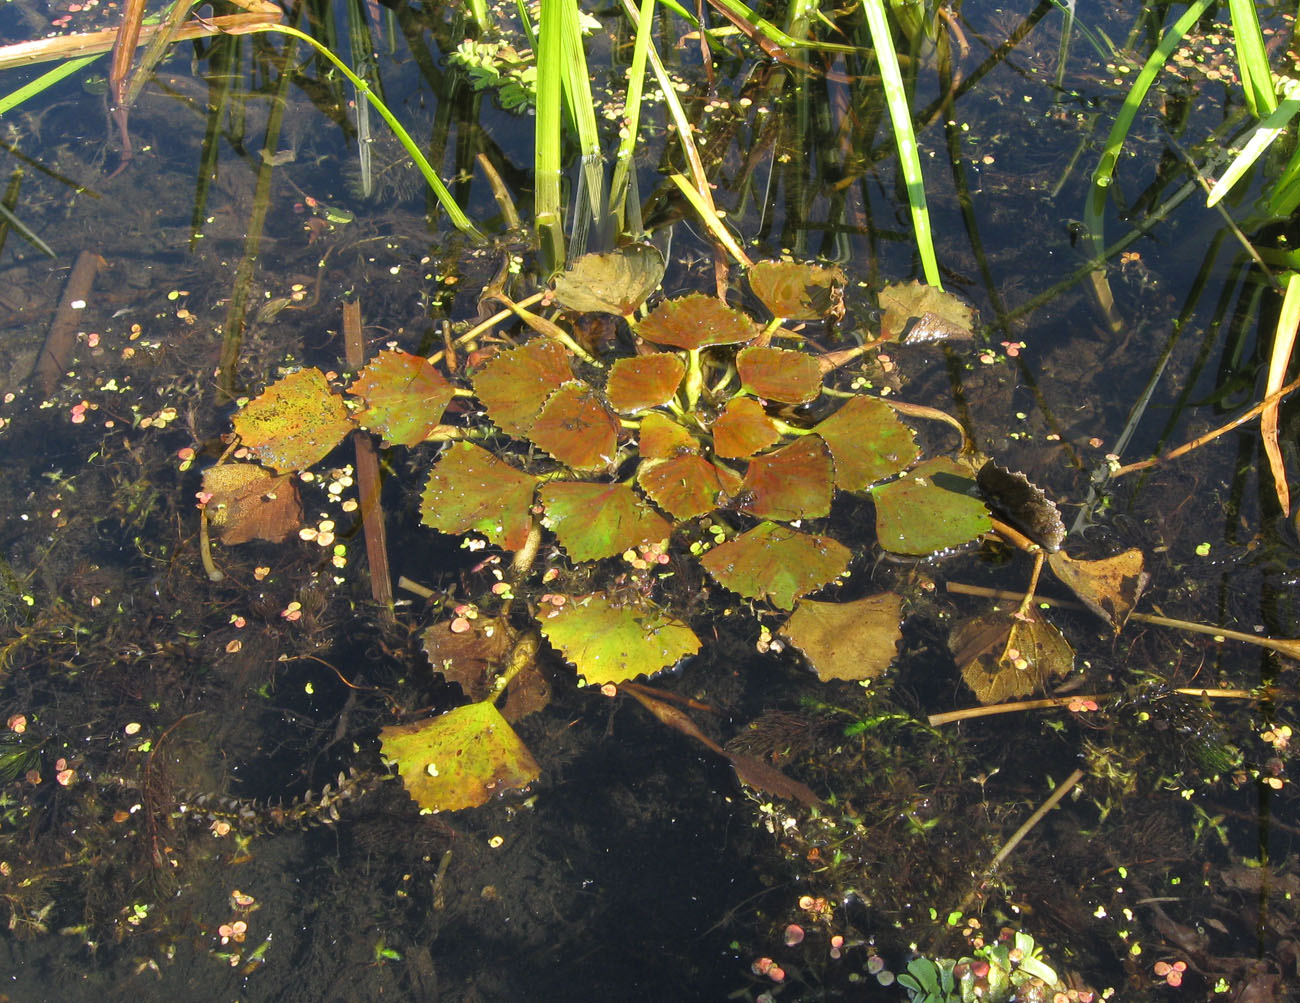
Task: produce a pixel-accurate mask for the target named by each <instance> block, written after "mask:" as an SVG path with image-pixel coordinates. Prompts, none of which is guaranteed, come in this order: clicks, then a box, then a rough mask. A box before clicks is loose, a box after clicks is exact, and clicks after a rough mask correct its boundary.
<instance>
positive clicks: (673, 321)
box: [637, 293, 758, 348]
mask: <svg viewBox="0 0 1300 1003" xmlns="http://www.w3.org/2000/svg"><path fill="white" fill-rule="evenodd" d="M637 333H638V334H639V335H641V337H643V338H644V339H645V340H646V341H650V342H653V343H654V344H656V345H668V346H670V347H672V348H702V347H704V346H705V345H737V344H742V343H743V342H746V341H750V340H752V339H753V338H755V337H757V335H758V325H756V324H755V323H754V322H753V321H752V320H751V319H750V318H749V316H748V315H746V314H744V313H742V312H741V311H739V310H734V309H732V308H731V307H729V306H727V304H725V303H723V302H722V301H721V300H719V299H716V298H714V297H713V296H705V295H704V294H703V293H692V294H691V295H689V296H682V297H680V298H679V299H672V300H664V301H663V302H662V303H660V304H659V305H658V306H657V307H655V309H654V312H653V313H651V314H650V316H648V317H646V319H645V320H643V321H641V323H640V325H638V327H637Z"/></svg>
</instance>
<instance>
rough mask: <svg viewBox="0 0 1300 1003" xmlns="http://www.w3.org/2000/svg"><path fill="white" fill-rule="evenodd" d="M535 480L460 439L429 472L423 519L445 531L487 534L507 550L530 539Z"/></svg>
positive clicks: (422, 511) (426, 523) (421, 509)
mask: <svg viewBox="0 0 1300 1003" xmlns="http://www.w3.org/2000/svg"><path fill="white" fill-rule="evenodd" d="M536 486H537V481H536V479H535V478H533V477H530V476H529V475H528V474H525V473H523V472H521V471H519V470H516V469H515V468H514V467H512V466H510V464H508V463H506V462H505V461H504V460H499V459H497V458H496V457H495V456H493V455H492V454H491V453H489V452H488V451H487V450H486V449H482V448H481V447H479V446H473V445H470V444H469V443H467V442H458V443H456V444H455V445H454V446H452V447H451V448H450V449H449V450H447V452H446V453H444V454H443V456H442V458H441V459H440V460H439V461H438V462H437V464H436V465H435V466H434V468H433V469H432V470H431V471H430V472H429V480H428V483H427V484H426V485H425V487H424V494H423V495H422V496H421V499H420V522H421V523H423V524H424V525H425V526H432V527H433V528H434V529H440V530H442V531H443V532H444V533H451V534H453V535H459V534H462V533H482V534H483V535H484V536H486V537H487V538H488V539H489V540H491V541H492V542H493V543H495V544H496V545H497V546H499V547H504V548H505V549H506V550H518V549H519V548H520V547H522V546H523V545H524V543H525V541H526V540H527V539H528V531H529V528H530V527H531V526H532V514H531V509H532V505H533V491H534V489H535V488H536Z"/></svg>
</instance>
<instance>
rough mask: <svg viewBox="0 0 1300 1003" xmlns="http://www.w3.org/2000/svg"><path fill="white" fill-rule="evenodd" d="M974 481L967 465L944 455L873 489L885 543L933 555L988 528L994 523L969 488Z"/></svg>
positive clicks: (897, 550) (879, 534) (899, 549)
mask: <svg viewBox="0 0 1300 1003" xmlns="http://www.w3.org/2000/svg"><path fill="white" fill-rule="evenodd" d="M974 486H975V479H974V478H973V477H972V476H971V473H970V471H969V470H968V469H967V468H965V467H963V466H962V465H961V464H960V463H957V462H956V461H954V460H949V459H947V458H946V457H938V458H936V459H933V460H926V461H925V462H924V463H922V464H920V465H919V466H917V467H915V468H914V469H912V470H909V471H908V472H907V473H906V474H904V475H903V476H902V477H900V478H899V479H898V480H896V481H892V482H891V483H889V484H882V485H881V486H880V487H878V488H872V490H871V493H872V495H873V497H874V498H875V501H876V536H877V538H878V539H879V541H880V545H881V546H882V547H884V548H885V549H886V550H892V551H893V552H894V553H896V554H918V555H919V554H933V553H937V552H938V551H940V550H947V549H948V548H950V547H959V546H961V545H962V544H964V543H970V542H971V541H972V540H974V539H976V538H977V537H979V535H980V534H981V533H987V532H988V531H989V530H990V529H992V528H993V524H992V522H990V520H989V512H988V509H987V508H985V507H984V503H983V502H982V501H980V500H979V499H978V498H974V497H972V496H971V495H970V494H969V493H968V492H969V491H971V490H972V489H973V488H974Z"/></svg>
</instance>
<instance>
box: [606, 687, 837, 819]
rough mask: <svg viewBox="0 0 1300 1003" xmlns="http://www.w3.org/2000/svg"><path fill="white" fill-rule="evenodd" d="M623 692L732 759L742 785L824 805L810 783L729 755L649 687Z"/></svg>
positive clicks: (734, 755) (671, 724)
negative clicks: (648, 688)
mask: <svg viewBox="0 0 1300 1003" xmlns="http://www.w3.org/2000/svg"><path fill="white" fill-rule="evenodd" d="M623 692H625V693H627V694H628V695H629V696H631V697H633V698H635V699H636V701H637V702H638V703H640V704H641V706H642V707H644V708H645V709H646V710H648V711H649V712H650V713H651V714H653V715H654V716H655V717H657V718H658V719H659V720H660V721H661V722H662V723H663V724H666V725H668V727H670V728H672V729H673V730H674V731H679V732H681V733H682V734H683V735H687V736H689V737H690V738H693V739H695V741H697V742H699V743H700V744H701V745H703V746H704V747H705V748H706V749H710V750H711V751H713V752H716V753H717V754H718V755H719V756H725V757H726V758H727V759H728V760H730V762H731V767H732V769H734V770H735V771H736V776H737V777H738V778H739V779H740V782H741V783H743V784H746V785H747V786H749V787H753V788H754V789H755V790H759V791H763V792H764V793H767V794H772V795H775V796H776V797H781V798H789V799H790V800H792V801H798V802H800V803H801V804H805V805H808V806H809V807H812V806H813V805H817V804H820V803H821V800H820V799H819V798H818V797H817V795H816V794H814V793H813V791H812V788H810V787H809V786H808V785H807V784H803V783H800V782H799V781H798V780H794V779H792V778H791V777H787V776H786V775H785V774H784V773H782V772H781V771H780V770H778V769H777V768H776V767H775V766H769V765H768V764H767V763H765V762H763V761H762V760H761V759H755V758H753V757H752V756H745V755H741V754H740V753H736V752H728V751H727V750H726V749H724V748H723V747H722V746H720V745H719V744H718V743H717V742H715V741H713V739H711V738H709V736H708V735H706V734H704V732H702V731H701V730H700V728H699V726H698V725H697V724H696V723H695V722H694V721H692V720H691V717H690V715H689V714H687V713H686V711H684V710H682V709H680V708H678V707H674V706H673V705H672V704H670V703H666V702H665V701H663V700H660V699H659V698H657V697H655V696H652V695H651V694H650V693H649V692H647V690H646V688H645V687H643V686H640V685H637V684H635V683H633V684H631V685H626V686H624V687H623Z"/></svg>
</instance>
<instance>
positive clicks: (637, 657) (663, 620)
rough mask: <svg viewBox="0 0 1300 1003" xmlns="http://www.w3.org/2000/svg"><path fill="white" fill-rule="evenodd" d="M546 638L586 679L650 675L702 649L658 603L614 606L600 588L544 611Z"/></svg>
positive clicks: (597, 681)
mask: <svg viewBox="0 0 1300 1003" xmlns="http://www.w3.org/2000/svg"><path fill="white" fill-rule="evenodd" d="M538 625H539V626H540V627H541V629H542V633H543V634H545V635H546V639H547V640H548V641H550V642H551V644H553V645H555V647H556V648H558V649H559V650H560V652H561V653H562V654H563V655H564V657H565V658H567V659H568V660H569V661H570V662H572V663H573V664H574V666H575V667H576V668H577V670H578V675H579V676H580V677H581V678H582V680H583V681H584V682H586V683H590V684H592V685H602V684H604V683H622V682H626V681H627V680H629V679H633V678H635V677H636V676H643V675H652V674H653V673H655V672H658V671H659V670H660V669H662V668H666V667H667V666H669V665H674V664H676V663H677V662H678V661H679V660H680V659H682V658H685V657H686V656H687V655H693V654H695V653H696V652H697V651H699V650H700V639H699V638H698V637H696V636H695V633H694V632H693V631H692V630H691V629H690V627H688V626H686V624H684V623H682V622H681V621H680V620H676V619H674V618H673V617H671V616H669V615H668V614H667V613H665V612H663V611H662V610H659V609H645V608H641V607H637V606H630V605H628V606H615V605H614V604H612V603H611V602H610V601H609V599H608V598H607V597H606V596H605V595H603V594H601V593H596V594H595V595H590V596H587V597H585V598H581V599H574V600H570V601H569V602H568V603H566V604H565V605H564V606H562V607H560V608H559V609H555V610H552V611H551V612H549V613H545V614H543V615H541V617H540V619H539V620H538Z"/></svg>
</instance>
